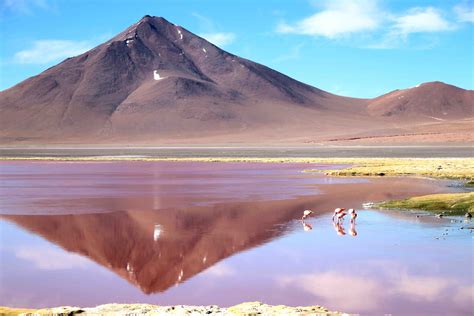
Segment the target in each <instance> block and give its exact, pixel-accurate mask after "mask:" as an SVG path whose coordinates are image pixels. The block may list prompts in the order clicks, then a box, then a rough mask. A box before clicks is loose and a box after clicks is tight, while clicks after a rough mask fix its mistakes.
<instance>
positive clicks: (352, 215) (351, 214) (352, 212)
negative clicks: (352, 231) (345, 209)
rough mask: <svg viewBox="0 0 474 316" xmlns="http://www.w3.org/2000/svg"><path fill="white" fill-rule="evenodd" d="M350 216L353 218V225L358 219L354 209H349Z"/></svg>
mask: <svg viewBox="0 0 474 316" xmlns="http://www.w3.org/2000/svg"><path fill="white" fill-rule="evenodd" d="M349 215H350V216H351V223H354V222H355V220H356V218H357V213H356V211H355V210H354V209H353V208H350V209H349Z"/></svg>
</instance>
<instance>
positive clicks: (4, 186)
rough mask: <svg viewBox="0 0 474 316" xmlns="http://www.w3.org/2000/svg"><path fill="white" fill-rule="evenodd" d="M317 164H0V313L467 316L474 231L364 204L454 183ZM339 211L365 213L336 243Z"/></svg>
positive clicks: (470, 301) (465, 224)
mask: <svg viewBox="0 0 474 316" xmlns="http://www.w3.org/2000/svg"><path fill="white" fill-rule="evenodd" d="M312 167H314V166H311V165H306V164H249V163H189V162H182V163H181V162H180V163H176V162H94V163H93V162H73V163H66V162H1V163H0V171H1V181H0V193H1V198H0V213H1V214H3V215H2V216H1V219H2V220H1V221H0V236H1V244H0V245H1V248H0V255H1V257H0V259H1V261H0V263H1V270H0V305H6V306H16V307H43V306H58V305H79V306H93V305H98V304H104V303H110V302H117V303H120V302H122V303H131V302H134V303H136V302H143V303H153V304H160V305H170V304H187V305H189V304H199V305H209V304H218V305H222V306H227V305H233V304H237V303H240V302H243V301H255V300H259V301H263V302H265V303H270V304H286V305H324V306H326V307H328V308H330V309H332V310H341V311H345V312H350V313H360V314H364V315H381V314H388V313H390V314H393V315H426V314H431V315H433V314H435V315H438V314H439V315H469V314H470V312H471V310H472V298H473V278H472V267H473V255H472V253H473V252H472V245H473V244H472V237H471V236H472V234H471V233H470V231H471V230H469V229H460V227H462V226H469V225H470V224H469V223H459V222H452V221H451V220H450V219H438V218H434V217H429V216H422V217H416V216H415V215H413V214H406V213H401V212H395V211H392V212H387V211H384V212H380V211H374V210H363V208H362V203H363V202H367V201H376V200H383V199H388V198H397V197H404V196H410V195H416V194H424V193H436V192H443V191H451V190H453V189H450V188H448V187H446V184H447V183H446V182H438V181H430V180H420V179H417V180H414V179H397V178H393V179H390V178H386V179H370V180H369V179H356V178H329V177H326V176H324V175H322V174H307V173H301V170H303V169H306V168H312ZM329 167H333V166H328V168H329ZM335 207H354V208H356V209H358V210H359V217H358V219H357V221H356V225H355V227H352V228H353V229H352V231H351V227H350V225H349V223H347V221H346V223H345V226H344V229H345V233H346V234H345V235H342V236H341V235H338V234H337V232H336V230H335V229H334V227H333V225H332V224H331V213H330V211H331V210H332V209H334V208H335ZM307 208H309V209H312V210H313V211H315V216H314V217H312V218H310V219H309V220H308V221H306V223H305V224H306V225H309V226H311V227H312V229H311V230H308V226H306V231H305V230H304V226H303V223H302V222H301V221H299V220H298V219H299V218H300V217H301V215H302V211H303V210H304V209H307ZM351 232H352V234H353V235H355V232H356V233H357V235H356V236H352V235H351Z"/></svg>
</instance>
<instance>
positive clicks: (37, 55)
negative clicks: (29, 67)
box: [14, 40, 93, 64]
mask: <svg viewBox="0 0 474 316" xmlns="http://www.w3.org/2000/svg"><path fill="white" fill-rule="evenodd" d="M92 47H93V44H92V43H91V42H89V41H71V40H38V41H34V42H33V43H32V46H31V47H30V48H28V49H25V50H22V51H19V52H17V53H15V55H14V61H15V62H18V63H20V64H47V63H50V62H53V61H59V60H61V59H64V58H67V57H72V56H76V55H79V54H82V53H83V52H85V51H87V50H89V49H91V48H92Z"/></svg>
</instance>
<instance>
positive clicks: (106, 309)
mask: <svg viewBox="0 0 474 316" xmlns="http://www.w3.org/2000/svg"><path fill="white" fill-rule="evenodd" d="M73 314H81V315H117V314H120V315H209V314H210V315H229V316H230V315H235V316H237V315H242V316H243V315H327V316H333V315H348V314H344V313H340V312H331V311H328V310H327V309H326V308H324V307H321V306H305V307H290V306H284V305H267V304H263V303H260V302H248V303H242V304H239V305H235V306H231V307H227V308H223V307H219V306H216V305H210V306H186V305H177V306H157V305H149V304H105V305H99V306H96V307H88V308H80V307H70V306H63V307H54V308H44V309H21V308H8V307H0V315H73Z"/></svg>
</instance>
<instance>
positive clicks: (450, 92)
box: [0, 16, 473, 144]
mask: <svg viewBox="0 0 474 316" xmlns="http://www.w3.org/2000/svg"><path fill="white" fill-rule="evenodd" d="M472 95H473V92H472V91H467V90H463V89H459V88H456V87H453V86H448V85H445V84H442V83H432V84H427V85H422V86H420V87H419V88H413V89H407V90H400V91H395V92H392V93H389V94H386V95H384V96H381V97H379V98H375V99H372V100H366V99H355V98H349V97H341V96H337V95H333V94H331V93H328V92H325V91H323V90H320V89H317V88H314V87H311V86H309V85H306V84H304V83H301V82H299V81H296V80H294V79H292V78H290V77H288V76H286V75H284V74H281V73H279V72H277V71H275V70H272V69H270V68H268V67H265V66H263V65H260V64H257V63H254V62H252V61H249V60H246V59H243V58H240V57H238V56H235V55H233V54H230V53H228V52H226V51H223V50H221V49H220V48H218V47H216V46H214V45H213V44H211V43H209V42H207V41H206V40H204V39H203V38H201V37H199V36H197V35H195V34H193V33H191V32H189V31H187V30H186V29H184V28H182V27H180V26H177V25H174V24H172V23H170V22H168V21H167V20H165V19H164V18H160V17H150V16H145V17H143V18H142V19H141V20H140V21H139V22H137V23H135V24H133V25H132V26H130V27H129V28H127V29H126V30H124V31H123V32H121V33H119V34H118V35H117V36H115V37H114V38H112V39H110V40H109V41H107V42H105V43H103V44H101V45H99V46H97V47H95V48H93V49H91V50H90V51H88V52H86V53H84V54H81V55H79V56H76V57H73V58H68V59H66V60H64V61H63V62H61V63H59V64H58V65H56V66H54V67H51V68H49V69H47V70H46V71H44V72H42V73H41V74H39V75H37V76H34V77H31V78H29V79H27V80H25V81H23V82H21V83H19V84H17V85H16V86H14V87H12V88H10V89H7V90H4V91H2V92H0V127H1V128H0V142H1V143H16V142H23V143H89V144H94V143H130V142H133V143H155V144H159V143H180V142H181V143H183V142H187V143H189V141H188V140H190V139H192V141H191V142H201V143H209V144H210V143H214V142H220V143H228V142H238V143H259V142H260V143H262V142H264V143H268V142H281V141H285V142H287V143H295V142H297V143H312V142H320V141H325V140H338V139H354V138H357V139H358V138H360V137H362V138H366V137H371V136H374V135H392V134H394V135H399V134H401V133H406V132H407V131H410V130H412V129H413V128H414V127H415V126H416V125H417V124H418V123H419V122H425V121H426V120H432V121H433V120H438V119H439V118H441V119H442V120H457V119H463V118H466V117H471V118H472ZM444 113H446V114H444ZM407 117H408V118H410V120H406V118H407ZM433 128H435V129H436V127H433Z"/></svg>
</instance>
